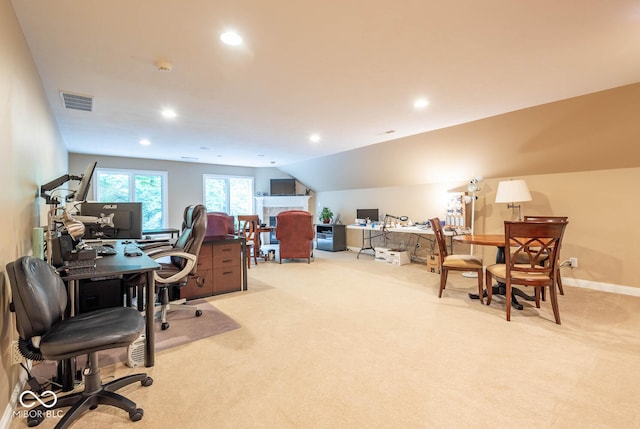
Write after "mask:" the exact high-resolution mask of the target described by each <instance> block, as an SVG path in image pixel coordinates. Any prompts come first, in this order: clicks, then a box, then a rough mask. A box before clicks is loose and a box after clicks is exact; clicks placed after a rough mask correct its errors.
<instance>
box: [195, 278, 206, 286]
mask: <svg viewBox="0 0 640 429" xmlns="http://www.w3.org/2000/svg"><path fill="white" fill-rule="evenodd" d="M206 282H207V279H205V278H204V277H200V276H198V277H196V286H198V287H204V284H205V283H206Z"/></svg>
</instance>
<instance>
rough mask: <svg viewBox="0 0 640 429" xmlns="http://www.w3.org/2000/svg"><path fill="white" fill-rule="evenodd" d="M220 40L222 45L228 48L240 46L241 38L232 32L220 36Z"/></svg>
mask: <svg viewBox="0 0 640 429" xmlns="http://www.w3.org/2000/svg"><path fill="white" fill-rule="evenodd" d="M220 40H222V43H224V44H225V45H229V46H238V45H242V42H243V41H242V36H240V35H239V34H238V33H236V32H235V31H233V30H229V31H225V32H224V33H222V34H221V35H220Z"/></svg>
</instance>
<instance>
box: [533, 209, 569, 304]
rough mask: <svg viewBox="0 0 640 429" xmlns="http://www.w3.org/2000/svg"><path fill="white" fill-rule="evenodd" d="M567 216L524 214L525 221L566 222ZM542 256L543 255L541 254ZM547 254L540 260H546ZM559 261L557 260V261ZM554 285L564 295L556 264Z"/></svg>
mask: <svg viewBox="0 0 640 429" xmlns="http://www.w3.org/2000/svg"><path fill="white" fill-rule="evenodd" d="M568 220H569V218H568V217H567V216H525V217H524V221H525V222H567V221H568ZM543 256H544V255H543ZM548 257H549V255H547V256H546V257H543V260H542V261H540V262H541V263H544V262H546V261H547V259H548ZM558 259H560V249H558ZM558 262H559V261H558ZM556 285H558V292H560V295H564V289H563V288H562V276H561V275H560V266H558V277H557V278H556ZM542 300H543V301H544V292H543V294H542Z"/></svg>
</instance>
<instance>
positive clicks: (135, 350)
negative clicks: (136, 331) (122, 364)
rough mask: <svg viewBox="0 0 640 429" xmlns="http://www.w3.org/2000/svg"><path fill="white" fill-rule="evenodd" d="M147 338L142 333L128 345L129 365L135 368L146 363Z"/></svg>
mask: <svg viewBox="0 0 640 429" xmlns="http://www.w3.org/2000/svg"><path fill="white" fill-rule="evenodd" d="M146 341H147V338H146V336H145V334H144V332H143V333H142V334H140V336H139V337H138V338H136V339H135V340H134V341H133V342H132V343H131V344H129V346H128V347H127V366H128V367H130V368H135V367H138V366H142V365H144V344H145V342H146Z"/></svg>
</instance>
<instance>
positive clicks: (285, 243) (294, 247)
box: [276, 210, 316, 263]
mask: <svg viewBox="0 0 640 429" xmlns="http://www.w3.org/2000/svg"><path fill="white" fill-rule="evenodd" d="M315 235H316V234H315V230H314V227H313V217H312V216H311V213H309V212H307V211H304V210H288V211H284V212H280V214H279V215H278V216H276V238H277V239H278V241H279V242H280V263H282V259H284V258H287V259H293V258H306V259H307V263H310V262H311V256H312V253H313V238H314V237H315Z"/></svg>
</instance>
